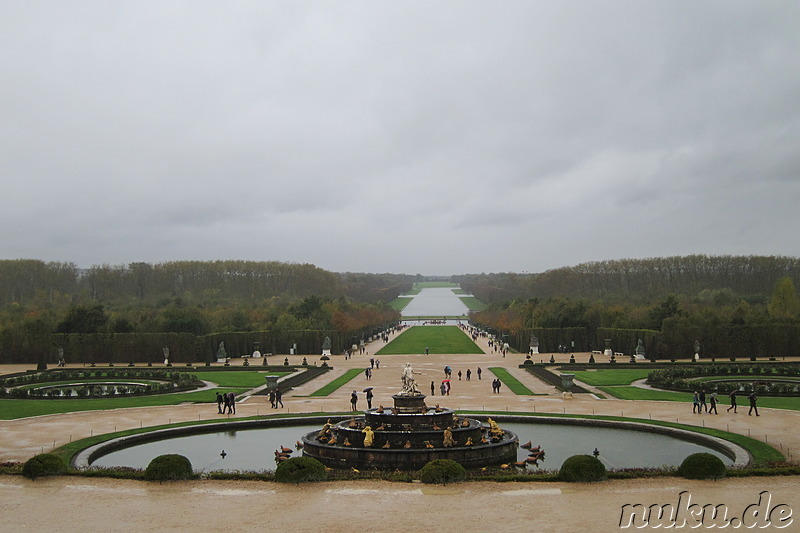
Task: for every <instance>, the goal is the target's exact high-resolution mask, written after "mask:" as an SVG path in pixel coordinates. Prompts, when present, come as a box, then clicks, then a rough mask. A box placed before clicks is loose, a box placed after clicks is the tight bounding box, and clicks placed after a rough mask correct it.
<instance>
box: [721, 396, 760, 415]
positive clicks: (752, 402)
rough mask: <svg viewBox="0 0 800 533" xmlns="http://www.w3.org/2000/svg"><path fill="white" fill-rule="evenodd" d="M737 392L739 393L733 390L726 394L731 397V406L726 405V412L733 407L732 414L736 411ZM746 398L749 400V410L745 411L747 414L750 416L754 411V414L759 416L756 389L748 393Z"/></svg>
mask: <svg viewBox="0 0 800 533" xmlns="http://www.w3.org/2000/svg"><path fill="white" fill-rule="evenodd" d="M738 394H739V391H738V390H733V391H731V393H730V394H729V395H728V397H729V398H730V399H731V406H730V407H728V412H730V410H731V409H733V412H734V414H735V413H736V408H737V407H738V406H737V405H736V396H737V395H738ZM747 399H748V401H749V402H750V410H749V411H748V412H747V414H748V415H750V416H752V415H753V412H755V413H756V416H761V415H759V414H758V396H756V391H753V392H751V393H750V394H748V395H747Z"/></svg>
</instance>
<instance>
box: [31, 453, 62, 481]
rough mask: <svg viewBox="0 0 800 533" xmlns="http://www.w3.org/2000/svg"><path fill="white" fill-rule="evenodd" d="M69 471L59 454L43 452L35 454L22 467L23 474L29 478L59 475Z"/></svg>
mask: <svg viewBox="0 0 800 533" xmlns="http://www.w3.org/2000/svg"><path fill="white" fill-rule="evenodd" d="M66 471H67V465H66V463H64V460H63V459H61V457H59V456H58V455H54V454H52V453H43V454H39V455H34V456H33V457H31V458H30V459H28V460H27V461H26V462H25V465H23V467H22V475H23V476H25V477H26V478H28V479H36V478H37V477H43V476H58V475H60V474H63V473H65V472H66Z"/></svg>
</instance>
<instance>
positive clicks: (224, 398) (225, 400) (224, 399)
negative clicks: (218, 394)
mask: <svg viewBox="0 0 800 533" xmlns="http://www.w3.org/2000/svg"><path fill="white" fill-rule="evenodd" d="M230 410H231V408H230V405H229V400H228V393H225V394H223V395H222V414H223V415H224V414H227V413H228V411H230Z"/></svg>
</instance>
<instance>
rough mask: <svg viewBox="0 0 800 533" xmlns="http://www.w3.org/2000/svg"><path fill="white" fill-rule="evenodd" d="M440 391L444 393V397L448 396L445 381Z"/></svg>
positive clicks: (440, 386)
mask: <svg viewBox="0 0 800 533" xmlns="http://www.w3.org/2000/svg"><path fill="white" fill-rule="evenodd" d="M439 389H440V391H441V393H442V396H444V395H446V394H447V385H445V384H444V381H442V384H441V385H439Z"/></svg>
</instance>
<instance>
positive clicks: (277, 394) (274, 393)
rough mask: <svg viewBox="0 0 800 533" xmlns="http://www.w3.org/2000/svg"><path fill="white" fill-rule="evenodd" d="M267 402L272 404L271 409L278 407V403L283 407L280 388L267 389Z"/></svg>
mask: <svg viewBox="0 0 800 533" xmlns="http://www.w3.org/2000/svg"><path fill="white" fill-rule="evenodd" d="M269 404H270V406H272V408H273V409H277V408H278V404H280V406H281V407H283V394H282V393H281V389H279V388H277V387H276V388H274V389H270V391H269Z"/></svg>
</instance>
